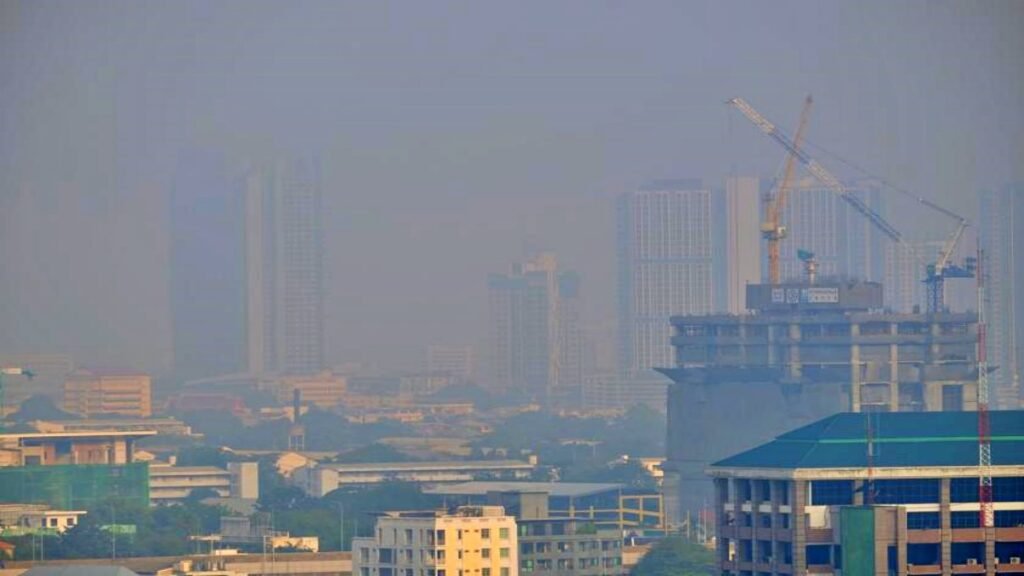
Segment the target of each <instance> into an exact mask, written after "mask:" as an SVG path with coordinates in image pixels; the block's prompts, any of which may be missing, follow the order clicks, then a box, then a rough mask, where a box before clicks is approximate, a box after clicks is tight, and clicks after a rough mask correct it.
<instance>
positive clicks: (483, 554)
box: [480, 548, 491, 558]
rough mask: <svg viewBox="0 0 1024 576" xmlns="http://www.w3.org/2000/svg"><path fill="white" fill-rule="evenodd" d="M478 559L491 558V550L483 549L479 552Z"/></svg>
mask: <svg viewBox="0 0 1024 576" xmlns="http://www.w3.org/2000/svg"><path fill="white" fill-rule="evenodd" d="M480 557H481V558H490V557H491V549H490V548H484V549H482V550H480Z"/></svg>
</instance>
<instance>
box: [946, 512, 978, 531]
mask: <svg viewBox="0 0 1024 576" xmlns="http://www.w3.org/2000/svg"><path fill="white" fill-rule="evenodd" d="M949 525H950V527H951V528H954V529H955V528H980V527H981V517H980V514H979V513H978V512H951V513H950V514H949Z"/></svg>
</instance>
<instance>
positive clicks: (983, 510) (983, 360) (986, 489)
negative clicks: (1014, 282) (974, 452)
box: [976, 250, 995, 528]
mask: <svg viewBox="0 0 1024 576" xmlns="http://www.w3.org/2000/svg"><path fill="white" fill-rule="evenodd" d="M984 258H985V253H984V252H982V251H981V250H979V251H978V270H977V275H976V277H977V281H978V508H979V514H980V518H979V520H980V522H981V527H982V528H992V527H993V526H994V525H995V512H994V511H993V509H992V428H991V424H990V422H989V412H988V352H987V350H986V348H987V343H986V332H987V331H988V326H987V319H986V318H985V274H986V271H985V268H984V264H983V262H984Z"/></svg>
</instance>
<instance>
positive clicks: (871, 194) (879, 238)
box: [765, 178, 888, 282]
mask: <svg viewBox="0 0 1024 576" xmlns="http://www.w3.org/2000/svg"><path fill="white" fill-rule="evenodd" d="M847 190H848V191H849V193H850V194H854V195H856V196H857V197H859V198H860V199H861V200H862V201H863V202H864V203H865V204H866V205H868V206H869V207H870V208H871V209H872V210H874V211H876V212H878V213H880V214H884V213H885V212H884V211H885V207H884V204H883V201H882V195H881V191H880V190H879V187H878V185H877V184H875V183H874V182H871V181H868V180H863V181H857V182H851V183H850V184H849V185H847ZM782 221H783V224H785V226H786V227H787V229H788V230H789V234H788V236H787V237H786V239H785V240H783V241H782V243H781V245H780V251H781V259H780V262H779V267H780V270H781V272H782V274H781V275H782V279H783V280H788V279H798V278H801V277H802V276H803V269H804V265H803V262H801V261H800V259H799V258H798V257H797V251H798V250H809V251H811V252H814V254H815V257H816V258H817V259H818V276H819V277H822V278H827V277H836V276H838V277H846V278H856V279H859V280H870V281H876V282H880V281H881V280H882V278H883V276H884V274H885V249H886V243H887V242H888V239H887V238H885V236H884V235H883V234H882V233H881V232H879V231H878V230H877V229H876V228H875V227H874V226H873V225H872V224H871V223H870V222H869V221H868V219H867V218H865V217H864V216H863V215H861V214H860V213H859V212H857V210H855V209H854V208H853V207H852V206H850V205H849V204H847V203H846V202H844V201H843V199H842V198H840V197H839V196H838V195H837V194H836V193H834V192H832V191H831V190H828V189H826V188H824V187H822V186H821V185H820V184H818V182H817V181H815V180H812V179H810V178H805V179H803V180H800V181H798V182H796V183H795V185H794V187H793V189H792V190H791V191H790V193H789V200H788V202H786V206H785V208H784V209H783V220H782ZM765 278H766V279H767V274H766V275H765Z"/></svg>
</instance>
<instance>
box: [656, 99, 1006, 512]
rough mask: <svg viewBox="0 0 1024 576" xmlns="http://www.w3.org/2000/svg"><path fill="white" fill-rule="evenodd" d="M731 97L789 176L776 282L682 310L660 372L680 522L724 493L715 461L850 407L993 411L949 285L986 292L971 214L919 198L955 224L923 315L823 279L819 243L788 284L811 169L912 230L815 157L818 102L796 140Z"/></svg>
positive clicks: (772, 267) (766, 212) (772, 245)
mask: <svg viewBox="0 0 1024 576" xmlns="http://www.w3.org/2000/svg"><path fill="white" fill-rule="evenodd" d="M727 104H728V105H729V106H731V107H733V108H735V109H736V110H737V111H739V112H740V113H741V114H743V115H744V116H745V117H746V118H747V119H749V120H750V121H751V122H752V123H753V124H754V125H755V126H757V128H759V129H760V130H761V131H762V132H763V133H764V134H766V135H767V136H769V137H770V138H771V139H772V140H773V141H775V142H776V143H777V144H779V145H780V146H781V147H782V148H783V149H784V150H785V152H786V158H785V170H784V174H783V176H782V178H781V179H780V180H779V181H778V182H777V184H776V185H775V186H773V188H772V190H771V192H770V193H768V194H766V195H765V197H764V198H763V208H762V210H761V212H762V217H763V220H762V223H761V228H760V233H761V237H762V238H763V240H764V242H765V244H766V247H767V254H768V262H767V266H766V272H767V273H766V279H767V282H766V283H763V284H748V285H747V292H746V309H747V310H746V312H745V313H743V314H714V315H700V316H674V317H672V318H671V325H672V329H673V336H672V346H673V349H674V354H675V356H674V362H675V366H673V367H671V368H666V369H663V370H660V371H661V372H662V373H663V374H665V375H666V376H668V377H669V378H670V379H671V380H672V384H671V385H670V386H669V392H668V443H667V459H666V462H665V464H664V470H665V478H664V485H663V490H664V495H665V508H666V516H667V517H668V519H669V522H671V523H676V524H678V523H681V522H684V519H685V518H687V517H689V516H690V515H692V514H694V513H696V512H697V511H698V510H704V509H706V508H707V507H708V506H709V504H710V503H711V502H712V501H713V499H714V495H713V493H712V489H711V486H710V485H709V484H708V482H707V478H706V476H705V474H704V472H705V469H706V468H707V466H708V465H709V464H711V463H712V462H715V461H716V460H719V459H721V458H724V457H726V456H728V455H730V454H733V453H737V452H740V451H742V450H746V449H749V448H751V447H753V446H755V445H757V444H759V443H762V442H764V441H765V439H767V438H772V437H774V436H776V435H778V434H781V433H783V432H785V431H787V430H791V429H794V428H797V427H799V426H803V425H806V424H808V423H810V422H813V421H815V420H818V419H821V418H825V417H827V416H830V415H832V414H835V413H837V412H933V411H965V410H967V411H974V410H981V411H983V412H984V413H985V414H987V389H985V387H984V386H981V387H979V385H978V380H979V378H978V374H979V363H980V362H983V360H984V358H979V354H978V350H979V349H983V348H984V343H983V342H981V341H982V340H983V338H984V335H983V330H979V319H978V314H977V313H976V312H974V311H956V312H954V311H950V310H949V309H948V307H947V306H946V303H945V282H946V280H948V279H963V280H971V279H975V278H977V279H978V280H979V294H980V293H981V290H980V280H981V278H982V276H981V274H979V273H978V267H979V261H978V258H975V257H973V256H972V257H968V258H964V259H962V260H961V261H959V262H955V261H954V256H955V255H956V254H957V250H958V247H959V245H960V242H961V240H962V238H963V237H964V234H965V230H966V228H967V226H968V223H967V220H966V219H965V218H964V217H962V216H960V215H958V214H955V213H954V212H952V211H950V210H948V209H946V208H943V207H941V206H939V205H937V204H935V203H933V202H931V201H929V200H927V199H925V198H923V197H916V196H914V197H912V200H913V201H914V202H915V203H916V205H917V206H919V207H920V208H921V209H922V212H931V213H933V214H938V215H940V216H941V217H943V218H948V219H950V220H952V221H953V222H954V224H955V226H954V229H953V230H952V232H951V233H950V235H949V237H948V239H947V240H946V241H945V243H944V245H943V246H942V250H941V252H940V254H939V257H938V258H937V259H936V260H935V261H932V262H920V263H918V264H919V266H920V267H919V273H920V275H919V278H920V279H921V282H923V283H924V284H925V286H926V289H927V298H926V306H925V307H924V309H923V310H915V311H914V313H893V312H891V311H889V310H888V309H887V307H886V303H885V302H884V301H883V287H882V285H881V284H880V283H878V282H868V281H865V280H863V279H857V278H843V277H834V276H828V277H823V276H821V277H820V276H819V274H818V262H817V259H816V257H815V254H814V253H812V252H810V251H807V250H799V253H798V257H799V260H800V261H801V262H802V263H803V273H802V275H801V276H800V277H798V278H782V277H781V274H780V266H779V261H780V258H781V254H780V246H782V241H783V240H784V239H785V238H786V237H787V236H788V232H789V231H788V229H787V226H786V224H785V223H784V222H783V221H782V220H783V217H784V214H785V206H786V200H787V195H788V194H789V193H790V191H791V188H792V185H793V182H794V177H795V173H796V169H797V167H798V165H799V166H802V167H803V168H804V169H805V170H806V172H807V173H809V174H810V175H811V176H812V177H813V178H814V179H815V180H816V181H817V182H819V183H820V184H821V185H822V186H823V187H824V188H825V189H827V190H830V191H831V192H832V193H834V194H836V195H837V196H838V197H839V198H841V199H842V200H843V201H845V202H846V203H847V204H848V205H849V206H850V207H851V208H852V210H853V211H855V212H856V213H857V214H859V215H860V216H861V217H863V218H864V219H866V221H868V222H870V224H871V226H873V228H874V229H876V230H877V231H878V232H880V233H881V235H882V236H884V237H885V238H886V239H888V240H889V241H891V242H893V243H895V244H897V245H901V244H903V243H904V242H905V241H904V237H903V234H902V233H901V231H900V230H898V229H897V228H896V227H895V226H894V225H892V224H891V223H890V222H889V221H888V220H886V218H885V217H884V216H883V215H882V214H880V213H878V212H876V211H875V210H874V209H872V208H871V207H870V206H869V205H868V204H866V203H865V202H863V201H862V200H861V199H859V198H858V197H857V196H856V195H854V194H851V193H849V192H848V191H847V190H846V188H844V186H843V184H842V183H841V182H840V180H839V179H838V178H836V177H835V176H833V175H832V174H831V173H830V172H829V171H828V170H826V169H825V168H824V167H823V166H822V165H821V164H819V163H818V162H817V161H816V160H814V159H813V158H811V157H810V156H809V155H808V154H807V152H806V151H805V149H804V147H803V145H802V144H803V138H804V132H805V128H806V125H807V121H808V116H809V112H810V109H811V105H812V101H811V98H810V97H808V98H807V99H806V101H805V102H804V106H803V110H802V112H801V115H800V119H799V124H798V127H797V129H796V131H795V135H794V136H793V137H790V136H788V135H787V134H785V133H783V132H782V131H781V130H779V129H778V128H777V127H776V126H775V125H774V124H772V123H771V122H769V121H768V120H767V119H765V118H764V117H763V116H762V115H761V114H760V113H758V112H757V111H756V110H755V109H754V108H753V107H752V106H750V105H749V104H748V103H746V102H745V101H743V100H742V99H739V98H735V99H732V100H729V101H728V102H727ZM901 192H904V193H905V194H907V195H910V193H908V192H905V191H901ZM980 303H981V301H980V299H979V304H980ZM978 309H981V307H980V306H979V307H978ZM979 342H981V344H980V347H979Z"/></svg>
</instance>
